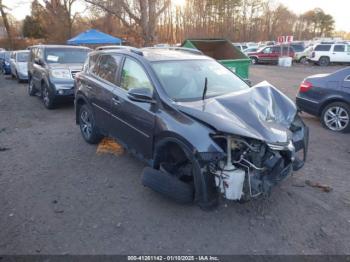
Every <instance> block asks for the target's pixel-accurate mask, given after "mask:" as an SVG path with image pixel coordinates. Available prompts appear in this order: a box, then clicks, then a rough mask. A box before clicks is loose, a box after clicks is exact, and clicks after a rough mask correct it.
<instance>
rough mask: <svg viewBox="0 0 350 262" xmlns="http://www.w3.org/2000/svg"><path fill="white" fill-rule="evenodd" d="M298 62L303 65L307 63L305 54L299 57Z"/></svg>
mask: <svg viewBox="0 0 350 262" xmlns="http://www.w3.org/2000/svg"><path fill="white" fill-rule="evenodd" d="M299 63H300V64H303V65H305V64H307V58H306V57H305V56H303V57H301V58H300V59H299Z"/></svg>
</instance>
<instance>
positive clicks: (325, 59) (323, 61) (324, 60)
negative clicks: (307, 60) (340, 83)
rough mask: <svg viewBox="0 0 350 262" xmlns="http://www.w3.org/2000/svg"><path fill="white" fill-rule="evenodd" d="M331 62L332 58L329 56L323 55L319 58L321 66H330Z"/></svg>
mask: <svg viewBox="0 0 350 262" xmlns="http://www.w3.org/2000/svg"><path fill="white" fill-rule="evenodd" d="M329 62H330V60H329V58H328V57H326V56H322V57H321V58H320V59H319V60H318V64H319V65H320V66H328V65H329Z"/></svg>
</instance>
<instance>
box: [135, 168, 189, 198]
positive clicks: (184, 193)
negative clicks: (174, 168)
mask: <svg viewBox="0 0 350 262" xmlns="http://www.w3.org/2000/svg"><path fill="white" fill-rule="evenodd" d="M142 184H143V185H144V186H146V187H149V188H151V189H153V190H154V191H156V192H158V193H160V194H162V195H164V196H166V197H168V198H170V199H172V200H174V201H175V202H177V203H180V204H189V203H192V202H193V199H194V189H193V186H192V185H191V184H188V183H186V182H183V181H181V180H179V179H178V178H177V177H175V176H173V175H171V174H169V173H166V172H161V171H159V170H156V169H153V168H150V167H146V168H144V170H143V172H142Z"/></svg>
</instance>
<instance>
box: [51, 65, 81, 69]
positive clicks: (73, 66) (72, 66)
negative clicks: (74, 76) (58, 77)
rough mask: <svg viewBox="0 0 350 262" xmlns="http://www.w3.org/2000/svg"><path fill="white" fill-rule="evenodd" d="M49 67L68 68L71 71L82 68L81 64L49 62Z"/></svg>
mask: <svg viewBox="0 0 350 262" xmlns="http://www.w3.org/2000/svg"><path fill="white" fill-rule="evenodd" d="M49 67H50V69H68V70H71V71H81V70H83V64H49Z"/></svg>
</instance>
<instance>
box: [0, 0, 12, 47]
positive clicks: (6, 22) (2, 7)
mask: <svg viewBox="0 0 350 262" xmlns="http://www.w3.org/2000/svg"><path fill="white" fill-rule="evenodd" d="M5 9H6V6H5V5H3V3H2V0H0V13H1V17H2V21H3V23H4V26H5V29H6V32H7V37H8V42H9V46H10V48H13V37H12V31H11V26H10V23H9V20H8V17H7V13H6V12H5Z"/></svg>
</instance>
